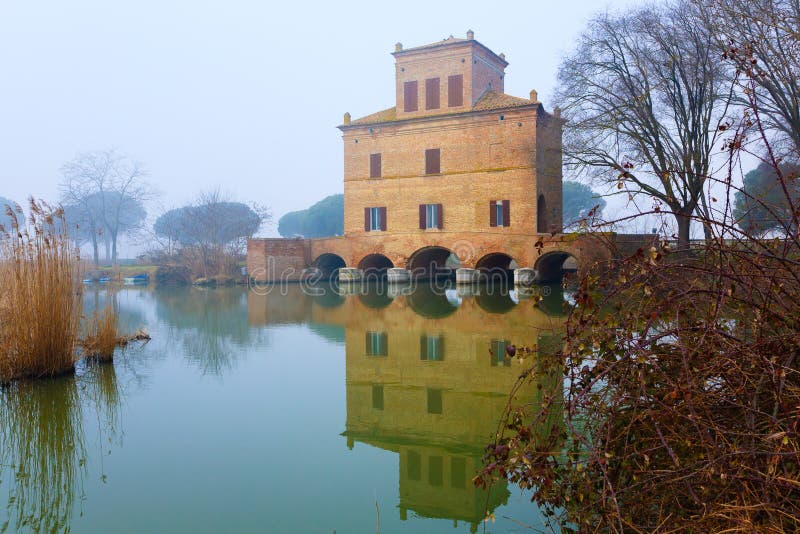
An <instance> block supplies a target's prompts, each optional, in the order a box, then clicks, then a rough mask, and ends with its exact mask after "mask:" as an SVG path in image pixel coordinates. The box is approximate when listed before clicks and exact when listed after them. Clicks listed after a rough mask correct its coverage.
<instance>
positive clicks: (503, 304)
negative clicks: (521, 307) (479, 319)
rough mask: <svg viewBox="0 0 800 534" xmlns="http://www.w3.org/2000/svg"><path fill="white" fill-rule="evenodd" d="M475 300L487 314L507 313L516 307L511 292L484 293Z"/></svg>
mask: <svg viewBox="0 0 800 534" xmlns="http://www.w3.org/2000/svg"><path fill="white" fill-rule="evenodd" d="M475 300H476V301H477V303H478V306H480V307H481V309H482V310H483V311H485V312H487V313H506V312H509V311H511V309H512V308H513V307H514V306H516V303H515V302H514V300H513V299H512V298H511V293H510V292H509V291H482V292H481V293H479V294H478V295H476V296H475Z"/></svg>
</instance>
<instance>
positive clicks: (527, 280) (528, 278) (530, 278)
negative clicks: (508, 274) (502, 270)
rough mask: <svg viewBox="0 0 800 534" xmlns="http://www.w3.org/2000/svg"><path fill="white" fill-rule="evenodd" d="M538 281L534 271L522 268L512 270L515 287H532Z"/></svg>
mask: <svg viewBox="0 0 800 534" xmlns="http://www.w3.org/2000/svg"><path fill="white" fill-rule="evenodd" d="M538 279H539V275H538V273H537V272H536V269H531V268H529V267H523V268H521V269H514V285H515V286H523V287H524V286H532V285H533V284H535V283H536V281H537V280H538Z"/></svg>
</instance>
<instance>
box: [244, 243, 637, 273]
mask: <svg viewBox="0 0 800 534" xmlns="http://www.w3.org/2000/svg"><path fill="white" fill-rule="evenodd" d="M596 239H597V238H595V237H593V236H590V235H576V234H556V235H550V234H537V235H534V236H530V235H519V234H506V235H494V234H482V233H479V232H470V233H456V232H428V233H425V234H421V235H403V236H389V235H387V236H367V237H365V236H358V237H347V236H345V237H334V238H322V239H251V240H250V241H248V251H247V269H248V274H249V276H250V277H251V278H252V279H253V280H255V281H272V282H277V281H288V282H292V281H299V280H301V279H303V278H304V277H305V276H306V275H305V273H307V272H308V269H309V268H314V269H318V270H319V273H320V274H321V275H322V277H324V278H333V277H335V276H336V273H337V272H338V270H339V269H342V268H345V267H347V268H350V269H352V268H357V269H362V270H364V271H369V272H372V273H376V276H384V275H385V274H386V272H387V271H389V270H390V269H393V268H395V269H396V268H400V269H407V270H409V271H410V272H412V273H415V272H416V273H422V275H421V276H422V277H426V276H427V277H432V276H439V275H446V276H452V275H454V274H455V271H456V270H457V269H459V268H467V269H477V270H478V271H480V272H484V273H506V275H508V276H510V275H511V274H513V271H514V270H515V269H521V268H528V269H533V270H535V272H536V274H537V281H538V282H552V281H558V280H561V278H562V277H563V276H564V275H565V274H571V273H577V274H580V273H582V272H583V271H584V270H585V269H587V268H589V267H591V266H592V265H594V264H596V263H604V262H607V261H608V260H610V259H611V257H612V255H611V252H609V248H608V247H607V246H606V244H603V243H599V242H598V241H596ZM603 239H604V241H605V242H606V243H608V242H609V241H610V242H611V243H612V244H615V245H616V246H617V248H618V249H619V250H620V252H619V254H622V253H626V250H631V249H633V250H634V251H635V249H636V248H637V247H641V246H644V245H646V244H648V243H649V242H650V241H649V240H651V239H652V236H647V235H641V236H640V235H636V236H633V235H614V234H607V235H605V236H603ZM615 240H616V241H615Z"/></svg>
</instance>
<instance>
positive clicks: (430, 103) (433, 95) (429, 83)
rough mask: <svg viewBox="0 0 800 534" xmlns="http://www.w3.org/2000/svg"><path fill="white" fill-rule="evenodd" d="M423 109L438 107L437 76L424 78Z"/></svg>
mask: <svg viewBox="0 0 800 534" xmlns="http://www.w3.org/2000/svg"><path fill="white" fill-rule="evenodd" d="M425 109H439V78H428V79H427V80H425Z"/></svg>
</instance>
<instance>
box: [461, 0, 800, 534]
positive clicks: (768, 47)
mask: <svg viewBox="0 0 800 534" xmlns="http://www.w3.org/2000/svg"><path fill="white" fill-rule="evenodd" d="M677 22H680V24H679V25H678V24H677ZM798 29H800V10H798V7H797V3H796V2H788V1H781V0H757V1H755V2H753V1H744V0H743V1H742V2H738V1H733V2H716V1H711V0H708V1H707V0H696V1H693V2H688V1H675V2H669V3H667V4H666V5H665V6H662V7H648V8H642V9H639V10H637V11H636V12H634V13H632V14H628V15H625V16H621V17H618V18H615V17H614V16H610V15H603V16H601V17H599V18H598V19H597V20H595V21H594V22H593V23H592V24H591V25H590V29H589V30H587V36H588V37H591V42H592V43H594V45H596V46H593V47H592V50H591V53H589V55H587V56H585V58H589V57H591V56H592V54H599V53H602V51H607V52H608V53H609V56H608V57H609V58H610V59H612V60H613V61H618V60H619V58H622V57H630V58H631V59H633V58H632V56H630V54H632V53H633V52H635V53H636V54H640V55H641V56H642V58H643V59H646V60H648V61H651V63H648V65H651V66H653V69H649V68H648V69H644V68H642V69H641V70H635V71H634V70H624V71H620V72H624V73H625V76H626V77H627V76H629V77H630V79H628V81H629V82H631V83H632V84H633V85H625V84H622V83H621V81H620V82H619V83H611V84H608V85H607V86H606V87H608V88H609V90H614V91H619V93H620V94H624V90H621V89H620V87H621V85H625V87H627V88H628V89H630V88H634V89H636V88H639V89H636V91H640V92H638V93H637V94H638V97H637V96H636V94H629V95H625V98H623V99H620V100H619V101H618V103H619V106H621V107H622V106H628V107H627V108H625V109H622V108H620V109H618V110H616V111H615V113H609V116H611V115H615V114H616V115H615V117H616V120H615V121H608V122H603V123H601V124H599V128H596V127H597V126H598V125H597V124H594V125H593V124H592V123H591V121H594V120H598V121H599V120H600V119H601V117H599V116H598V117H594V118H592V117H583V118H579V120H578V121H576V123H575V125H574V127H576V128H579V129H580V128H582V129H583V130H582V131H581V132H573V134H574V135H578V134H580V136H583V137H584V139H593V142H594V143H595V148H604V147H600V146H599V145H598V144H597V143H598V139H600V138H606V137H605V136H606V135H609V133H610V132H611V130H609V127H613V128H614V129H616V130H618V129H619V128H621V127H622V126H621V125H624V124H625V122H624V118H623V117H628V118H630V119H631V122H629V123H627V126H624V129H627V130H628V132H629V133H631V135H627V134H625V135H618V134H620V133H621V132H620V131H614V132H613V133H612V134H610V135H611V137H610V138H611V139H615V140H616V141H617V142H619V141H620V140H623V142H622V145H618V148H619V147H620V146H623V151H624V153H625V154H624V155H625V158H624V159H623V158H621V157H620V158H617V157H616V156H622V155H623V154H622V153H618V154H616V155H615V157H613V158H608V159H605V158H606V156H608V155H610V154H611V152H610V151H605V152H604V153H603V154H598V153H596V152H595V153H594V155H595V156H599V157H598V159H594V160H590V159H586V160H585V161H584V163H585V164H587V165H591V166H594V167H596V168H597V169H601V168H602V167H603V166H604V165H605V168H604V170H602V172H600V174H599V175H598V176H600V177H604V178H605V179H608V178H609V177H613V179H614V180H616V181H617V182H618V183H619V184H620V185H619V189H620V190H621V191H625V192H626V194H629V195H631V197H632V198H640V197H639V195H642V196H641V198H649V202H650V203H651V204H650V207H647V206H646V205H645V204H644V203H643V202H640V203H639V206H640V209H639V211H638V213H636V214H635V215H631V218H636V217H648V218H650V219H651V220H652V219H658V218H661V224H660V226H659V227H660V228H662V229H666V228H670V223H672V222H677V227H678V232H677V233H676V234H672V233H671V232H669V231H663V232H662V235H661V236H660V241H659V242H658V243H654V246H653V247H652V248H648V249H643V250H639V251H638V252H637V253H636V254H634V255H632V256H630V257H626V258H622V259H620V260H618V261H614V262H612V264H611V265H610V266H609V267H610V268H609V269H608V270H606V271H604V272H603V274H602V275H601V274H599V273H598V272H595V273H590V274H588V275H587V276H586V277H584V278H583V279H582V281H581V285H580V288H579V289H578V291H577V293H576V296H575V302H576V304H577V306H576V307H575V308H574V309H573V311H572V313H571V314H570V316H569V318H568V320H567V328H566V335H565V339H564V345H563V348H562V349H561V350H560V351H544V350H541V348H540V357H539V362H538V366H539V368H538V369H537V370H536V371H530V372H528V373H527V374H525V375H523V377H521V380H523V381H525V380H533V379H534V377H535V375H536V374H537V373H541V372H542V371H541V369H542V367H544V369H548V368H550V369H553V370H555V371H558V372H562V373H563V374H564V379H565V389H564V392H563V395H562V394H558V395H552V396H546V397H544V398H542V399H541V400H540V402H537V403H534V404H531V405H529V406H525V407H522V408H514V409H510V410H509V412H508V414H507V419H506V424H505V426H504V429H503V431H502V432H500V433H498V435H497V437H496V440H495V442H494V443H492V444H491V445H490V446H489V447H488V448H487V454H486V457H485V465H484V469H483V471H482V472H481V473H480V474H479V476H478V477H477V478H476V483H477V484H479V485H483V484H490V483H491V481H492V480H493V479H494V478H495V477H501V478H508V479H510V480H511V481H512V482H514V483H517V484H519V485H520V486H521V487H522V488H525V489H528V490H530V491H531V496H532V500H533V501H535V502H536V503H538V504H539V505H540V506H541V507H542V508H543V509H544V510H545V512H546V513H547V514H548V515H549V517H550V518H551V519H552V521H553V524H552V526H553V527H554V529H557V530H558V529H560V530H564V531H581V532H667V531H668V532H676V531H698V532H775V533H778V532H796V531H798V530H800V350H799V349H800V235H799V234H798V227H799V225H798V221H799V220H800V203H799V201H798V195H797V194H796V191H797V184H798V179H800V178H798V175H797V172H796V169H797V166H796V163H797V161H798V159H800V134H798V132H800V128H797V127H796V125H797V124H798V122H799V121H798V116H797V109H798V106H797V102H800V100H798V98H797V97H798V94H800V89H798V88H800V85H798V76H800V63H798V59H799V58H800V54H798V52H799V51H800V39H798V35H800V32H798ZM687 32H688V33H687ZM676 36H679V37H680V38H679V39H678V40H676V39H675V37H676ZM588 37H587V39H588ZM582 42H584V41H582ZM620 43H622V44H623V45H624V47H627V48H625V49H624V50H622V49H621V50H619V51H620V53H621V55H615V54H614V53H613V51H614V47H617V46H620ZM677 45H680V49H679V48H674V47H675V46H677ZM587 46H588V45H587ZM685 46H691V49H686V48H684V47H685ZM581 50H584V49H583V48H582V49H581ZM585 50H586V51H587V53H588V51H589V48H586V49H585ZM677 51H680V53H677ZM764 54H766V56H764ZM778 54H780V56H777V55H778ZM579 55H580V54H579ZM720 58H722V59H723V61H722V62H721V64H720V65H716V64H715V65H714V66H713V67H708V65H709V64H710V63H712V62H719V59H720ZM588 63H589V62H588V61H587V62H584V63H582V64H579V63H575V64H573V65H572V66H571V68H572V67H575V68H577V67H581V68H585V70H584V72H583V73H584V74H585V75H586V76H588V77H586V78H584V81H587V80H588V81H589V82H591V83H588V84H586V86H587V87H590V91H602V90H604V89H603V85H602V84H601V83H598V80H597V79H593V78H592V77H591V76H593V75H595V74H596V73H598V72H602V70H593V69H589V68H586V66H587V65H588ZM626 64H627V65H629V66H632V65H636V66H637V68H638V67H641V66H642V65H644V63H642V62H636V61H630V62H626ZM706 68H712V69H713V72H712V74H713V78H711V77H710V76H711V74H709V73H708V72H704V69H706ZM654 72H655V74H653V73H654ZM651 75H652V76H654V77H650V76H651ZM712 79H713V84H707V83H706V81H708V82H709V83H710V81H711V80H712ZM574 81H575V83H578V82H579V80H574ZM623 81H624V80H623ZM634 82H635V83H634ZM654 82H657V83H654ZM699 82H703V83H699ZM603 83H605V82H603ZM651 84H652V85H651ZM670 84H671V85H670ZM726 84H727V85H726ZM648 86H651V87H653V91H649V90H647V89H646V88H647V87H648ZM669 87H673V88H675V89H676V90H675V91H671V92H670V93H669V94H666V93H664V94H661V95H660V96H659V95H658V92H659V91H664V89H665V88H669ZM792 87H793V88H794V89H792ZM782 88H783V89H782ZM677 89H680V91H678V90H677ZM712 89H713V93H712V92H709V91H711V90H712ZM625 90H627V89H625ZM636 91H635V92H636ZM725 94H728V95H730V96H729V97H726V98H727V100H726V101H724V105H722V106H721V107H718V105H719V103H720V101H719V100H718V101H717V105H715V106H712V105H711V103H710V101H709V99H711V98H712V97H713V98H719V97H720V95H725ZM667 97H668V98H667ZM626 99H631V100H632V101H633V103H631V104H630V105H628V103H626ZM643 102H644V103H643ZM703 102H705V103H703ZM792 103H793V104H792ZM642 106H643V107H642ZM650 106H652V108H653V110H657V111H658V112H659V113H665V110H667V111H666V115H660V116H659V115H658V114H657V113H656V114H653V113H650V112H647V113H644V111H647V110H646V109H645V108H648V107H650ZM631 110H634V112H631V113H628V112H630V111H631ZM637 110H638V111H643V114H637V113H638V111H637ZM723 110H724V111H723ZM604 111H605V112H608V111H609V110H607V109H606V110H604ZM565 114H566V116H567V119H568V120H569V119H570V117H569V114H568V113H566V112H565ZM626 114H627V115H626ZM665 116H668V117H669V118H670V120H669V121H665ZM637 117H638V118H637ZM692 117H694V118H692ZM589 119H591V121H589V122H587V120H589ZM640 119H641V120H643V121H645V122H646V123H647V124H646V125H645V124H637V123H636V120H640ZM672 119H680V120H672ZM684 119H688V120H689V122H690V123H691V124H687V125H686V126H687V129H681V128H682V127H683V124H682V122H681V121H683V120H684ZM703 121H705V124H703ZM612 123H613V124H612ZM688 126H691V128H688ZM680 132H682V133H680ZM594 134H597V135H599V136H600V137H593V135H594ZM626 135H627V139H628V140H631V139H634V140H635V142H632V143H626V142H625V141H624V139H625V136H626ZM639 136H641V139H637V138H638V137H639ZM571 140H572V141H573V142H578V141H579V139H578V138H576V137H573V138H572V139H571ZM651 141H652V142H653V144H648V143H650V142H651ZM655 141H659V143H655ZM696 141H701V142H702V143H703V146H702V147H701V149H699V150H698V148H697V147H696V146H694V143H695V142H696ZM640 142H641V144H639V145H638V147H637V143H640ZM656 145H657V146H658V147H660V149H664V150H667V151H669V152H670V154H667V155H666V156H668V157H664V158H661V157H660V153H659V152H657V151H655V150H653V148H654V147H656ZM672 145H674V146H672ZM583 146H584V149H586V151H585V152H583V153H584V154H585V155H590V154H591V153H592V152H591V150H590V146H589V145H588V144H587V145H583ZM605 148H608V147H605ZM682 154H683V155H685V156H687V158H686V159H684V158H683V157H682V156H681V155H682ZM715 154H716V155H715ZM653 156H655V160H653V159H652V157H653ZM673 156H675V157H676V158H677V159H674V160H673V159H670V158H672V157H673ZM593 157H594V156H593ZM692 158H694V159H692ZM753 160H756V161H757V162H759V167H758V169H759V173H760V174H761V175H762V176H767V177H768V180H766V179H765V180H759V183H761V184H763V183H768V185H770V187H771V190H770V194H769V195H767V194H764V193H763V192H762V193H754V192H755V191H757V190H758V188H756V187H754V183H753V182H754V180H752V179H751V180H750V181H744V182H739V181H738V179H737V178H736V177H737V173H739V171H740V169H741V168H742V167H743V165H744V164H745V162H748V161H753ZM603 162H604V163H603ZM662 164H663V167H662V166H661V165H662ZM593 172H594V171H593ZM738 184H741V185H738ZM654 191H655V192H656V193H658V194H655V193H653V192H654ZM662 193H663V194H662ZM664 195H666V196H664ZM670 196H673V197H676V198H669V197H670ZM662 197H663V198H662ZM703 198H705V203H706V204H705V206H704V205H703ZM734 199H738V202H734ZM735 204H736V205H735ZM742 210H744V212H743V211H742ZM672 218H675V221H671V220H670V219H672ZM754 222H755V223H756V224H754ZM589 223H590V221H587V224H589ZM690 224H694V225H696V226H698V227H702V229H703V236H704V238H705V239H704V240H702V241H701V242H699V243H693V244H692V246H691V247H689V246H688V245H689V242H688V235H689V234H688V233H687V232H686V230H687V229H688V228H689V225H690ZM767 226H768V227H769V228H767ZM598 235H599V237H598V238H602V234H598ZM676 243H677V245H676ZM554 414H563V417H562V418H561V419H560V421H563V423H562V422H559V423H554V422H553V418H552V416H553V415H554Z"/></svg>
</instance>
